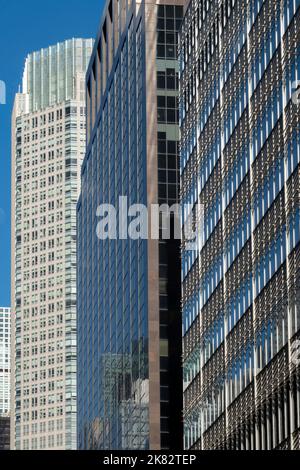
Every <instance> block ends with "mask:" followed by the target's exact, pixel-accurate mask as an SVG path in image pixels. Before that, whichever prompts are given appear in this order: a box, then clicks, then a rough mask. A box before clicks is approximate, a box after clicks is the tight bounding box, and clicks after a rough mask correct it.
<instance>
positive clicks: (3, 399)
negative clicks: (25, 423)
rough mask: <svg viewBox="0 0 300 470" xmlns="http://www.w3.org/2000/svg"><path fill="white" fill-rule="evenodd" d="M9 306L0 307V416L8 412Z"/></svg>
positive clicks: (6, 414)
mask: <svg viewBox="0 0 300 470" xmlns="http://www.w3.org/2000/svg"><path fill="white" fill-rule="evenodd" d="M10 328H11V313H10V308H6V307H0V416H8V415H9V412H10Z"/></svg>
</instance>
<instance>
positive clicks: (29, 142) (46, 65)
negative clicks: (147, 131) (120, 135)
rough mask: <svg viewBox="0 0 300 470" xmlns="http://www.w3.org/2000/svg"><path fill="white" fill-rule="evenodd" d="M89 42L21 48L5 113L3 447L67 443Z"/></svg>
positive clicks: (72, 415)
mask: <svg viewBox="0 0 300 470" xmlns="http://www.w3.org/2000/svg"><path fill="white" fill-rule="evenodd" d="M92 47H93V40H92V39H88V40H85V39H72V40H68V41H65V42H62V43H59V44H57V45H55V46H52V47H49V48H47V49H42V50H41V51H38V52H34V53H32V54H29V55H28V57H27V59H26V63H25V71H24V76H23V89H22V92H21V93H18V94H17V95H16V98H15V106H14V111H13V117H12V243H11V245H12V258H11V271H12V275H11V292H12V311H13V312H14V315H13V317H12V320H13V321H12V371H13V374H12V394H11V403H12V416H11V418H12V425H11V447H12V449H17V450H18V449H21V450H25V449H32V450H35V449H51V450H53V449H75V448H76V204H77V199H78V195H79V192H80V166H81V163H82V159H83V156H84V153H85V146H86V130H85V127H86V119H85V115H86V109H85V93H84V79H85V72H86V69H87V64H88V62H89V58H90V54H91V51H92Z"/></svg>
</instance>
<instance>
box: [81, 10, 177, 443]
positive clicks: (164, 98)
mask: <svg viewBox="0 0 300 470" xmlns="http://www.w3.org/2000/svg"><path fill="white" fill-rule="evenodd" d="M178 3H180V2H178ZM181 4H182V2H181ZM122 6H123V7H124V10H123V9H122V8H121V4H120V2H117V1H116V2H114V1H110V2H107V8H106V10H105V13H104V16H103V18H104V19H103V22H102V25H101V29H100V31H99V34H98V39H97V43H96V46H95V48H94V53H93V56H92V59H91V63H90V66H89V71H88V75H87V103H88V108H87V109H88V117H87V120H88V129H87V132H88V140H89V144H88V149H87V154H86V158H85V160H84V163H83V166H82V173H81V177H82V192H81V197H80V200H79V203H78V214H77V223H78V246H77V261H78V268H77V269H78V308H77V329H78V447H79V448H80V449H148V448H149V447H153V446H154V444H153V441H152V439H153V437H151V436H154V434H155V433H156V435H155V439H156V441H157V444H156V445H157V446H159V447H160V446H162V447H164V448H168V447H170V446H171V445H172V442H171V439H170V433H171V430H172V427H173V432H174V436H175V435H177V436H178V437H177V439H179V440H180V438H181V432H180V418H181V414H180V413H181V405H180V403H181V400H182V396H181V395H182V394H181V393H180V390H181V366H180V349H181V348H180V345H181V332H180V323H181V320H180V299H179V295H180V265H179V266H176V261H175V264H174V265H175V270H174V272H175V274H173V273H171V274H169V271H171V264H170V263H169V261H168V256H169V257H170V256H171V255H172V254H173V255H174V254H175V260H176V259H177V262H178V264H179V245H177V246H175V247H174V246H173V245H174V244H173V245H172V244H170V246H167V244H164V243H161V244H159V243H158V241H157V262H155V263H154V264H155V266H154V267H155V270H154V274H153V276H154V282H156V283H157V290H156V292H154V293H153V292H150V279H149V253H150V247H149V243H148V240H146V239H139V240H133V239H130V238H127V234H125V236H124V237H122V236H119V237H118V239H117V240H111V239H106V240H99V239H98V237H97V231H96V227H97V222H98V219H97V217H96V214H97V208H98V207H99V205H100V204H111V205H113V206H114V207H115V208H116V209H118V208H119V196H127V198H128V199H127V203H128V207H130V206H131V205H132V204H137V203H138V204H144V205H146V206H147V204H148V203H149V198H150V194H149V180H150V179H152V180H153V181H155V183H153V193H155V194H156V195H155V196H154V199H155V202H156V203H158V202H168V201H169V202H172V203H173V202H176V200H177V199H178V186H179V185H178V178H179V168H178V165H179V157H178V138H179V129H178V117H177V114H178V103H177V99H178V91H177V90H178V76H177V75H178V64H177V61H176V41H177V29H178V28H179V24H180V20H181V18H182V15H183V8H182V6H178V7H176V8H175V6H174V5H169V6H166V7H165V6H164V5H162V6H159V7H157V5H156V2H155V1H153V2H150V3H149V5H147V6H145V2H143V1H142V2H135V1H132V2H122ZM147 9H148V10H147ZM150 18H151V20H152V21H153V23H154V24H156V25H157V28H156V29H155V30H154V31H153V33H154V40H155V42H154V43H155V44H157V49H156V50H155V51H154V54H153V56H152V57H151V60H152V62H150V59H149V58H147V54H148V53H149V44H150V43H149V30H150V29H151V24H153V23H151V20H150ZM168 34H169V36H168ZM147 64H148V65H147ZM148 73H149V75H148ZM156 74H157V77H158V80H160V84H159V85H157V86H156ZM162 77H164V78H162ZM148 80H149V81H151V86H150V84H149V83H148ZM151 87H152V88H151ZM150 89H151V92H153V94H151V93H150ZM152 96H154V97H155V101H156V100H157V107H156V102H155V106H154V110H155V113H156V114H155V115H154V118H153V121H150V120H148V118H147V103H148V102H149V100H150V99H151V97H152ZM149 123H150V124H149ZM149 136H150V140H151V137H152V138H153V139H154V141H153V142H155V147H154V148H155V151H154V152H155V153H153V155H154V159H153V162H154V165H153V168H154V170H153V171H154V172H155V173H153V174H151V173H149V161H150V154H151V149H150V144H149ZM153 142H151V145H153ZM158 161H159V164H158ZM172 250H173V251H172ZM176 257H177V258H176ZM176 268H177V277H176ZM174 285H175V293H174ZM159 286H160V288H159ZM172 294H173V295H172ZM152 296H153V300H152ZM154 304H155V305H156V304H157V308H156V307H154ZM150 309H153V310H154V316H155V318H154V321H153V324H154V323H155V324H157V328H158V329H157V336H156V337H154V335H153V333H152V332H151V330H152V329H153V324H152V323H151V321H150V319H149V318H150V314H149V310H150ZM151 334H152V336H151ZM169 337H170V338H171V341H170V345H171V346H170V345H169V341H168V340H169ZM176 346H177V349H176ZM154 351H157V356H158V361H157V363H156V364H154V374H155V378H154V374H153V372H152V370H153V369H151V367H153V366H151V357H153V356H154V355H155V354H156V352H154ZM168 358H170V359H172V365H171V366H170V364H169V359H168ZM172 367H175V368H176V367H177V368H178V370H177V378H178V388H177V390H176V391H172V392H171V393H170V385H171V384H172V383H174V384H175V383H176V384H177V382H176V380H177V379H176V378H174V374H173V370H172ZM152 374H153V375H152ZM172 380H173V381H174V382H172ZM154 381H156V382H157V383H158V386H157V390H156V391H157V399H156V405H155V406H157V408H158V412H157V415H156V416H155V417H154V416H153V415H154V413H152V412H151V406H152V405H151V400H152V401H153V398H152V396H153V392H152V391H151V390H152V388H151V387H153V383H154ZM170 395H171V397H170ZM171 407H172V409H173V414H172V410H171ZM171 415H172V416H171ZM154 418H155V419H156V424H157V427H156V428H155V430H157V432H156V431H154V430H153V429H154V427H153V426H154V425H152V424H151V420H153V421H154ZM172 420H173V421H172ZM174 442H175V441H174ZM175 444H176V442H175Z"/></svg>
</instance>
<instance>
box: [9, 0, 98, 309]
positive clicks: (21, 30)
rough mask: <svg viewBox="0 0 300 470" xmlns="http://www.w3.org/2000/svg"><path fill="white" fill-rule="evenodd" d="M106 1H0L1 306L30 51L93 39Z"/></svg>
mask: <svg viewBox="0 0 300 470" xmlns="http://www.w3.org/2000/svg"><path fill="white" fill-rule="evenodd" d="M104 3H105V2H104V0H51V1H50V0H44V1H43V2H41V1H40V0H26V1H20V0H18V1H16V0H0V80H3V81H5V83H6V88H7V90H6V91H7V97H6V98H7V99H6V105H5V106H3V105H0V306H1V307H5V306H9V305H10V119H11V110H12V105H13V99H14V94H15V93H16V91H17V89H18V84H19V83H21V77H22V73H23V66H24V61H25V58H26V55H27V54H28V53H29V52H32V51H35V50H38V49H40V48H42V47H48V46H50V45H52V44H56V43H57V42H58V41H63V40H65V39H70V38H72V37H82V38H90V37H92V38H93V37H95V36H96V32H97V28H98V24H99V21H100V18H101V13H102V9H103V5H104Z"/></svg>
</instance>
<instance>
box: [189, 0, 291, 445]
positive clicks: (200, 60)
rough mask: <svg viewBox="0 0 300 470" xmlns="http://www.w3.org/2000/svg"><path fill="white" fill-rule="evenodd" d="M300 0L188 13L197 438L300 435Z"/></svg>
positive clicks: (252, 439) (193, 428)
mask: <svg viewBox="0 0 300 470" xmlns="http://www.w3.org/2000/svg"><path fill="white" fill-rule="evenodd" d="M299 5H300V2H299V0H210V1H206V0H205V1H204V0H198V1H196V0H191V1H190V3H189V6H188V9H187V11H186V14H185V18H184V22H183V27H182V31H181V35H180V36H181V38H180V126H181V198H182V203H189V204H191V205H192V206H194V207H196V204H201V205H202V208H203V220H202V222H201V224H202V226H203V231H202V232H201V234H200V235H201V236H200V237H199V245H198V249H197V250H189V249H187V248H186V246H187V245H186V241H185V240H183V245H182V285H183V360H184V442H185V448H187V449H232V450H238V449H273V448H275V449H299V448H300V386H299V383H300V382H299V380H300V368H299V362H300V361H299V339H300V330H299V329H300V310H299V289H300V269H299V267H300V245H299V241H300V199H299V197H300V196H299V195H300V186H299V181H300V179H299V178H300V167H299V160H300V128H299V127H300V113H299V109H300V108H299V103H297V101H299V100H297V95H296V94H294V95H293V93H296V91H295V90H296V86H297V83H296V81H299V80H300V49H299V47H300V46H299V44H300V41H299V37H300V36H299V35H300V8H299ZM298 83H299V82H298ZM193 212H194V213H193ZM192 213H193V217H194V219H195V222H196V223H198V221H197V219H196V218H197V213H196V210H195V209H193V210H192ZM297 350H298V353H297Z"/></svg>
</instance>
